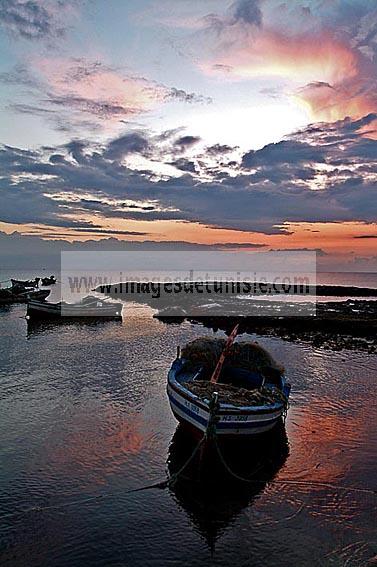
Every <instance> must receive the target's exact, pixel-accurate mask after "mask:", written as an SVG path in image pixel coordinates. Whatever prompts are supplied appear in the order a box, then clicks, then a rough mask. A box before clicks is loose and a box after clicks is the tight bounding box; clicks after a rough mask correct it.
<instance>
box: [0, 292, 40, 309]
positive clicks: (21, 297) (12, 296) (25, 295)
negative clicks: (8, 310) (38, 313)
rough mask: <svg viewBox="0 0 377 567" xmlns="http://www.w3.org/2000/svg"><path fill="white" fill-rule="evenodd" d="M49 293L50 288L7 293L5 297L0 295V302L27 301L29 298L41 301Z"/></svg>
mask: <svg viewBox="0 0 377 567" xmlns="http://www.w3.org/2000/svg"><path fill="white" fill-rule="evenodd" d="M49 294H50V290H49V289H46V290H42V289H41V290H38V291H30V290H29V291H23V292H21V293H11V292H10V293H9V295H7V296H6V297H0V304H3V305H4V304H7V303H28V302H29V301H30V300H31V299H37V300H39V301H43V300H44V299H46V298H47V297H48V295H49Z"/></svg>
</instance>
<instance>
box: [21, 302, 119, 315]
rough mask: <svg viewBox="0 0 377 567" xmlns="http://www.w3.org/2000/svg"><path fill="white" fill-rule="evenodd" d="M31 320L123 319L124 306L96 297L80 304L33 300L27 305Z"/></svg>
mask: <svg viewBox="0 0 377 567" xmlns="http://www.w3.org/2000/svg"><path fill="white" fill-rule="evenodd" d="M26 315H27V317H28V318H29V319H36V318H39V319H50V318H55V319H56V318H60V317H61V318H71V319H72V318H73V319H79V318H93V319H103V318H107V319H118V320H119V319H122V304H121V303H111V302H106V301H103V300H101V299H97V298H96V297H85V298H84V299H82V301H80V302H78V303H66V302H65V301H60V302H59V303H49V302H47V301H35V300H31V301H29V302H28V305H27V314H26Z"/></svg>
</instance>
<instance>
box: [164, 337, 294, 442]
mask: <svg viewBox="0 0 377 567" xmlns="http://www.w3.org/2000/svg"><path fill="white" fill-rule="evenodd" d="M220 359H222V361H221V364H220V367H219V362H220ZM216 360H218V362H217V364H216ZM225 360H226V364H224V361H225ZM216 372H217V374H218V375H217V377H216V376H215V373H216ZM214 376H215V379H214ZM167 392H168V397H169V401H170V406H171V409H172V412H173V414H174V416H175V417H176V419H177V420H178V421H179V422H181V423H182V424H183V425H185V426H187V427H189V428H190V429H191V430H192V431H193V432H195V433H197V434H203V433H205V432H206V430H207V427H208V424H209V421H210V418H211V400H212V399H213V395H214V394H215V393H216V397H217V399H218V409H217V412H216V426H215V427H216V434H217V435H220V436H222V437H224V436H232V435H255V434H259V433H264V432H266V431H269V430H270V429H272V428H273V427H274V426H275V425H276V423H277V422H278V421H279V420H280V419H281V417H282V416H284V414H285V412H286V410H287V407H288V397H289V393H290V384H289V383H288V382H287V380H286V377H285V375H284V370H283V368H281V367H279V366H278V365H277V364H276V363H275V361H274V360H273V358H272V357H271V355H269V353H267V351H266V350H265V349H263V348H262V347H261V346H260V345H258V344H257V343H251V342H238V343H234V344H232V342H231V343H230V344H229V339H228V342H225V340H221V339H208V338H204V339H199V340H196V341H193V342H192V343H189V344H188V345H186V347H185V348H184V349H183V351H182V356H177V358H176V360H174V362H173V364H172V366H171V368H170V371H169V373H168V385H167Z"/></svg>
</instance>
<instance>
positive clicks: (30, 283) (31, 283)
mask: <svg viewBox="0 0 377 567" xmlns="http://www.w3.org/2000/svg"><path fill="white" fill-rule="evenodd" d="M39 280H40V278H35V279H34V280H15V279H13V278H12V279H11V280H10V281H11V284H12V287H13V288H22V287H23V288H35V287H38V284H39Z"/></svg>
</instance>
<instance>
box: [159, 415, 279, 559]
mask: <svg viewBox="0 0 377 567" xmlns="http://www.w3.org/2000/svg"><path fill="white" fill-rule="evenodd" d="M196 443H197V440H195V439H194V438H193V437H192V436H191V435H190V434H189V433H188V432H187V431H186V430H185V429H184V428H182V426H181V425H179V426H178V427H177V429H176V431H175V433H174V436H173V438H172V441H171V444H170V447H169V455H168V462H167V464H168V470H169V473H170V474H174V473H175V472H176V471H178V470H179V469H180V468H181V467H182V466H183V464H184V463H185V462H186V461H187V459H188V458H189V456H190V455H191V453H192V451H193V450H194V448H195V446H196ZM220 449H221V452H222V454H223V457H224V460H225V462H226V463H227V464H228V466H229V467H230V468H231V469H232V471H234V472H235V473H236V474H237V475H239V476H240V477H242V478H247V479H250V481H251V482H243V481H241V480H237V479H236V478H235V477H234V476H231V475H230V473H229V472H228V471H227V470H226V468H225V467H224V465H223V464H222V463H221V461H220V459H219V458H218V456H217V454H216V453H215V452H214V450H212V451H210V452H208V453H207V455H206V457H204V459H203V458H202V460H201V461H200V457H197V458H195V459H194V461H193V462H192V464H190V465H189V467H187V469H186V470H185V471H184V474H183V475H181V476H180V477H179V479H178V480H177V482H176V483H175V484H174V485H173V486H172V487H171V491H172V493H173V494H174V497H175V499H176V501H177V502H178V504H179V505H180V506H181V507H182V508H183V509H184V510H185V512H186V513H187V515H188V517H189V518H190V520H191V522H192V524H193V527H194V529H195V530H196V531H198V532H199V533H200V534H201V535H202V536H203V537H204V538H205V540H206V542H207V544H208V546H209V548H210V549H211V550H213V549H214V545H215V543H216V540H217V539H218V538H219V537H220V536H221V535H222V534H223V533H224V531H225V530H226V528H227V527H228V526H229V525H230V524H231V523H233V522H234V521H235V519H236V518H237V516H238V515H239V514H240V513H241V512H242V510H243V509H245V508H246V507H249V506H252V505H253V502H254V501H255V499H256V498H257V497H258V495H260V494H261V493H262V492H263V490H264V489H265V487H266V485H267V484H268V482H270V481H271V480H272V479H273V478H274V477H275V476H276V474H277V473H278V472H279V470H280V469H281V467H282V466H283V465H284V463H285V461H286V460H287V457H288V454H289V446H288V438H287V434H286V431H285V426H284V424H283V422H279V423H278V424H277V425H276V427H275V428H274V429H273V430H272V431H269V432H268V433H265V434H264V435H259V436H258V437H256V438H255V439H248V440H246V439H245V440H234V441H228V442H224V441H223V442H222V443H221V445H220Z"/></svg>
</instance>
